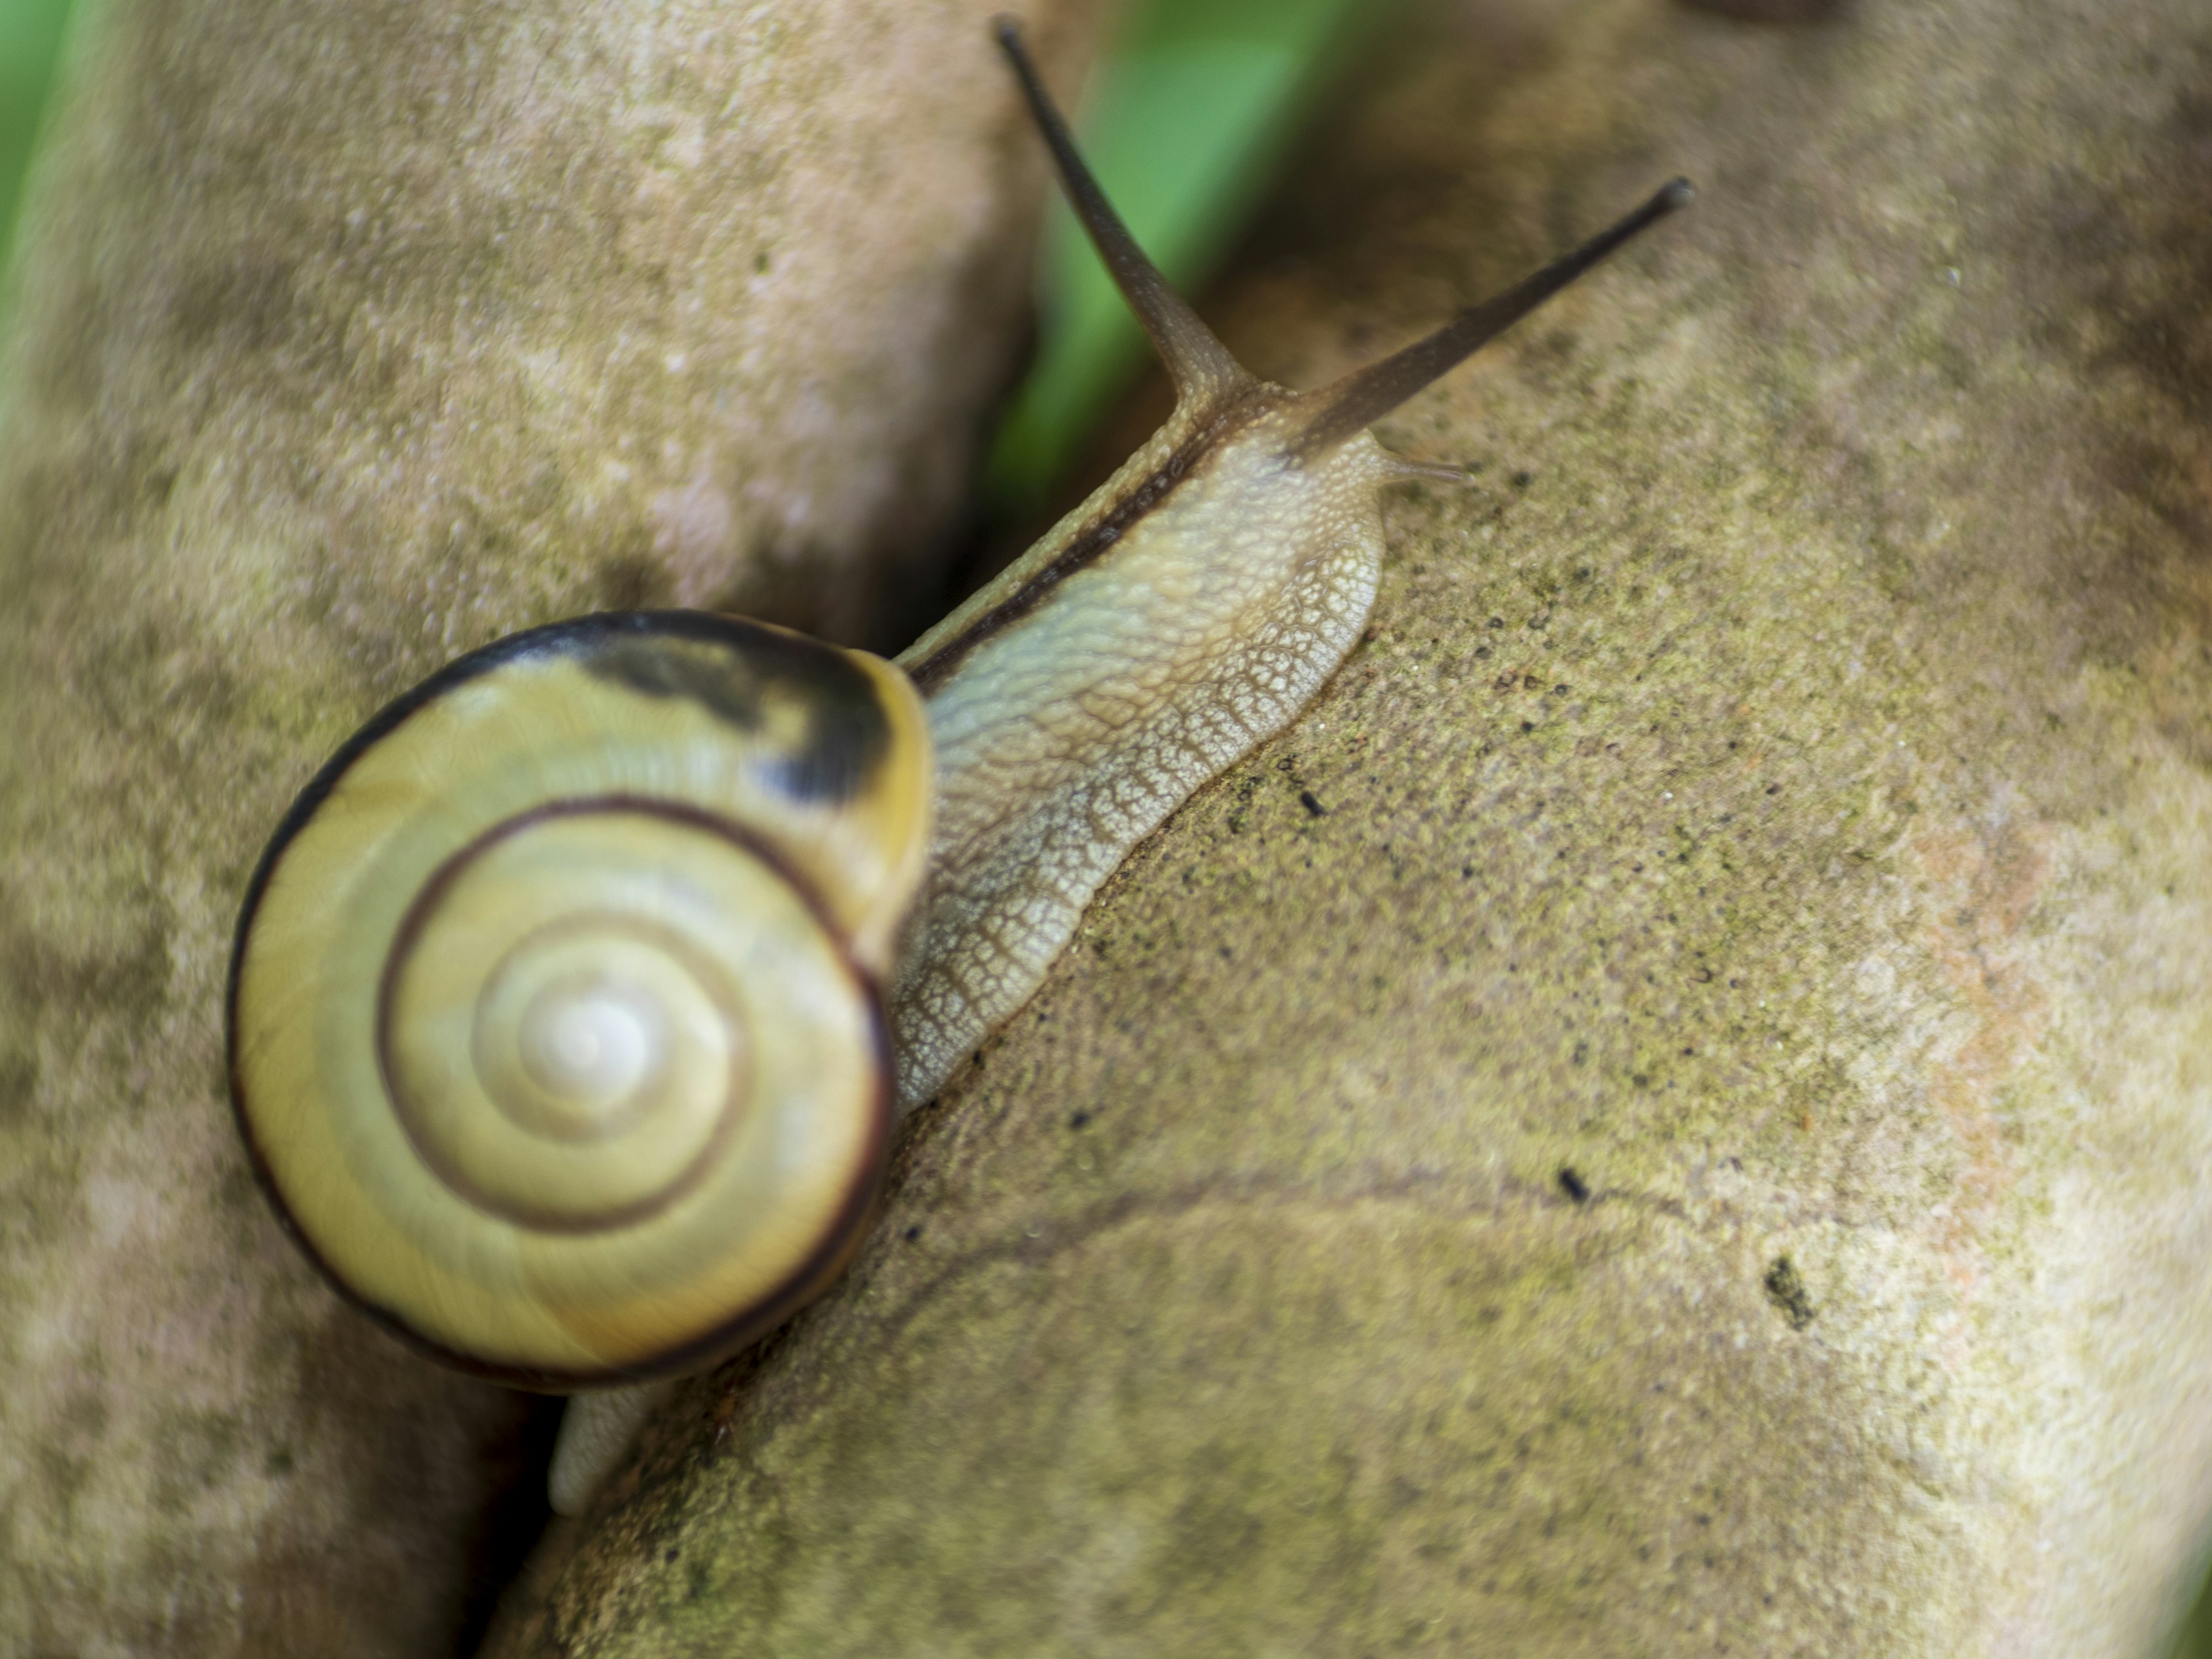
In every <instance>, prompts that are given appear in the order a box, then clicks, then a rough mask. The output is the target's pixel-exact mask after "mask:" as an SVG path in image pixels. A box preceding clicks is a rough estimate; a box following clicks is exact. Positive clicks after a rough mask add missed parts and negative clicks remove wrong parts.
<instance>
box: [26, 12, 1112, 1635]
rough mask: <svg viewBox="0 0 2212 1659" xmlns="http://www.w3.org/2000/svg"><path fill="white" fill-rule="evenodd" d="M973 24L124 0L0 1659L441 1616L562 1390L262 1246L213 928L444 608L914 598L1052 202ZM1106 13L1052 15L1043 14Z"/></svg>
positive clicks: (43, 404) (98, 292)
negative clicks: (430, 1349) (449, 1361)
mask: <svg viewBox="0 0 2212 1659" xmlns="http://www.w3.org/2000/svg"><path fill="white" fill-rule="evenodd" d="M990 9H991V8H990V6H989V5H988V4H987V3H981V0H979V3H965V0H962V3H950V0H946V3H933V4H925V5H915V4H911V3H907V0H808V3H800V4H775V3H759V4H719V3H718V4H707V3H691V0H678V3H674V4H667V5H657V6H653V7H648V8H639V7H637V6H634V5H629V4H614V3H588V4H584V5H573V4H559V5H549V4H541V3H536V0H489V3H487V0H470V3H466V4H449V3H438V0H426V3H409V4H380V3H362V0H307V3H298V0H293V3H275V0H188V3H141V0H110V3H105V4H103V5H101V6H100V8H99V10H98V17H99V20H100V27H97V28H96V29H94V31H93V32H92V33H91V35H90V37H89V38H88V40H85V41H84V42H83V43H82V52H80V54H79V58H80V67H79V70H78V72H77V75H76V82H75V84H74V88H73V91H72V92H71V93H70V95H69V97H68V99H67V100H66V105H65V107H64V111H63V112H62V113H61V115H60V118H59V120H58V127H57V131H56V132H55V134H54V136H53V139H52V143H51V144H50V145H49V148H48V150H47V152H46V157H45V160H44V161H43V163H42V169H43V170H42V174H41V177H40V180H39V181H38V182H37V184H36V185H35V186H34V191H33V204H32V213H31V218H30V221H29V222H28V224H27V231H26V235H25V238H24V242H23V248H24V252H23V258H22V262H21V269H20V274H19V277H18V279H17V288H16V295H15V334H14V336H13V343H12V346H11V348H10V356H9V368H8V381H7V393H6V395H7V399H8V402H7V413H6V416H5V427H4V435H0V501H4V502H5V503H6V505H5V508H4V510H0V709H4V711H5V712H4V723H5V728H6V735H5V738H0V1214H3V1215H4V1217H5V1220H4V1224H0V1225H4V1228H5V1232H4V1237H5V1240H6V1244H5V1261H4V1267H0V1376H4V1378H5V1383H6V1386H5V1388H4V1389H0V1515H4V1516H5V1521H4V1539H5V1542H4V1545H3V1546H0V1650H6V1651H8V1652H10V1653H40V1654H63V1653H69V1654H87V1655H89V1654H120V1653H126V1652H127V1653H153V1652H161V1653H167V1654H179V1655H216V1654H225V1655H231V1654H238V1655H244V1654H269V1655H277V1654H282V1655H287V1656H289V1655H299V1654H311V1653H330V1654H337V1653H346V1654H392V1655H407V1656H419V1655H422V1654H427V1653H435V1652H438V1651H441V1650H447V1649H449V1648H450V1647H451V1646H452V1645H453V1644H454V1643H455V1642H457V1641H458V1640H459V1639H461V1637H460V1632H462V1631H463V1630H464V1629H465V1626H467V1624H468V1621H469V1620H470V1618H471V1613H470V1605H471V1599H472V1598H475V1599H477V1600H481V1598H482V1596H483V1594H484V1593H485V1589H486V1586H485V1583H483V1582H482V1581H483V1578H484V1577H485V1576H486V1575H488V1574H491V1573H495V1572H496V1571H499V1564H498V1557H499V1556H500V1554H501V1552H502V1551H507V1552H508V1553H512V1548H513V1547H512V1545H511V1544H510V1543H507V1542H504V1541H503V1539H505V1538H507V1537H510V1536H511V1535H512V1534H513V1529H514V1528H515V1527H517V1526H519V1525H526V1515H525V1516H517V1515H513V1514H507V1513H505V1512H503V1511H501V1510H500V1509H499V1508H498V1507H497V1504H498V1503H499V1502H500V1501H501V1500H500V1499H499V1498H498V1494H499V1493H500V1492H502V1491H505V1490H508V1489H511V1488H513V1487H515V1486H516V1482H517V1479H518V1472H519V1471H520V1469H521V1468H522V1467H523V1465H525V1464H526V1462H527V1461H528V1459H529V1458H530V1456H531V1455H533V1453H542V1449H543V1448H542V1445H541V1444H539V1442H540V1441H542V1438H543V1436H542V1434H541V1433H540V1432H539V1431H540V1430H541V1429H542V1427H543V1419H542V1416H540V1417H538V1418H532V1415H531V1413H530V1408H529V1406H528V1402H526V1401H525V1400H524V1398H523V1397H522V1396H520V1395H508V1394H506V1393H504V1392H503V1391H501V1390H497V1389H492V1388H490V1387H489V1386H484V1385H478V1384H476V1383H471V1382H469V1381H467V1380H465V1379H461V1378H459V1377H456V1376H453V1375H451V1374H449V1373H447V1372H445V1371H443V1370H440V1369H438V1368H437V1367H435V1366H434V1365H432V1364H429V1363H428V1361H425V1360H422V1359H420V1358H417V1357H416V1356H415V1355H413V1354H412V1353H410V1352H406V1351H404V1350H402V1349H401V1348H399V1347H398V1346H397V1345H396V1344H395V1343H393V1342H392V1340H390V1339H388V1338H387V1337H386V1336H384V1335H383V1334H380V1333H379V1332H377V1331H375V1330H374V1329H373V1328H370V1327H369V1326H368V1324H367V1322H365V1321H363V1320H362V1318H361V1317H359V1316H357V1315H356V1314H354V1313H353V1312H351V1311H350V1310H346V1309H343V1308H342V1307H341V1306H340V1305H339V1304H338V1303H337V1301H336V1299H335V1298H334V1297H332V1296H331V1295H330V1294H329V1293H328V1292H327V1291H325V1289H324V1288H323V1286H322V1285H320V1284H319V1282H318V1281H317V1280H316V1279H315V1278H314V1276H313V1273H311V1272H310V1271H309V1270H308V1269H307V1267H306V1266H305V1264H304V1263H303V1261H301V1258H300V1257H299V1255H297V1253H296V1252H295V1251H294V1250H293V1249H292V1248H291V1247H290V1245H289V1243H287V1242H286V1241H285V1240H284V1238H283V1237H282V1236H281V1234H280V1233H279V1231H278V1230H277V1227H276V1223H275V1221H274V1220H273V1218H271V1215H270V1212H269V1210H268V1208H267V1206H265V1205H264V1203H263V1202H262V1201H261V1199H260V1197H259V1195H258V1194H257V1193H256V1192H255V1190H254V1188H253V1183H252V1180H251V1179H250V1177H249V1176H248V1173H247V1170H246V1164H245V1162H244V1159H243V1158H242V1157H241V1155H240V1150H239V1148H238V1146H237V1144H236V1138H235V1136H234V1133H233V1130H232V1127H231V1124H230V1121H229V1116H228V1106H227V1104H226V1090H225V1082H224V1065H223V1060H222V986H223V977H224V971H225V965H226V962H227V959H228V952H229V943H230V928H231V923H232V918H233V916H234V913H235V909H236V907H237V904H238V902H239V900H240V894H241V890H242V888H243V886H244V883H245V880H246V874H247V872H248V870H249V869H250V868H251V866H252V860H253V859H254V857H255V854H257V852H258V848H259V846H260V843H261V842H262V841H263V840H264V838H265V837H266V836H267V835H268V834H269V832H270V829H271V828H272V827H273V826H274V824H275V823H276V820H277V817H278V816H279V815H280V813H281V812H282V811H283V807H284V805H285V804H286V802H287V800H288V799H289V797H290V795H291V794H292V793H293V792H294V791H295V789H297V788H298V787H300V786H301V784H302V783H303V782H304V781H306V780H307V777H308V776H309V775H311V773H312V772H313V769H314V768H315V766H316V765H317V764H318V763H319V761H320V760H321V759H322V758H323V757H325V755H326V754H327V753H328V752H329V751H330V750H331V748H332V747H334V746H335V744H337V741H338V740H339V739H340V738H342V737H343V736H344V735H345V733H346V732H347V731H348V730H349V728H350V727H352V726H355V725H356V723H358V722H359V721H360V720H362V718H363V717H364V716H365V715H367V714H368V713H369V712H370V711H371V710H373V709H374V708H376V707H377V706H378V705H379V704H380V702H383V701H385V700H386V698H388V697H390V696H393V695H395V694H397V693H398V692H399V691H400V690H403V689H404V687H406V686H407V685H408V684H410V682H412V681H414V680H415V679H416V678H419V677H420V676H422V674H423V673H425V672H426V671H428V670H429V669H431V668H432V667H434V666H435V665H437V664H438V663H440V662H441V661H442V660H444V659H447V658H449V657H451V656H453V655H454V654H455V653H458V652H459V651H460V650H462V649H465V648H466V647H471V646H475V645H477V644H480V643H482V642H483V641H487V640H489V639H491V638H493V637H495V636H496V635H500V634H501V633H504V632H507V631H508V630H510V629H514V628H516V627H519V626H522V625H524V624H527V623H536V622H541V621H544V620H546V619H548V618H550V617H558V616H562V615H568V614H573V613H575V612H579V611H590V610H593V609H599V608H604V607H607V606H611V605H661V604H677V605H726V606H728V607H731V608H736V609H743V610H745V611H750V612H752V613H754V614H757V615H761V616H765V617H771V618H774V619H775V620H779V621H782V622H786V623H792V624H794V625H799V626H804V627H811V628H814V629H818V630H821V631H824V632H827V633H829V634H831V635H836V636H837V637H841V638H847V639H855V638H857V639H863V640H870V641H873V642H876V643H884V642H886V641H887V640H888V641H896V639H897V638H898V637H899V636H900V634H901V630H902V627H903V628H904V629H908V630H910V629H911V627H912V625H913V621H914V618H913V617H912V615H911V613H912V612H913V611H915V610H916V609H917V608H920V607H925V606H927V605H928V604H929V603H930V602H931V599H932V597H933V594H934V593H935V592H936V590H937V589H938V587H939V584H940V581H941V574H940V572H939V568H938V562H939V560H940V559H941V557H942V556H943V552H944V547H943V542H944V538H945V533H946V532H947V529H948V527H949V525H950V521H951V519H952V517H953V515H954V514H955V513H956V512H957V507H958V503H959V501H960V500H961V498H962V496H963V494H964V491H965V489H966V479H967V474H968V471H969V459H970V449H971V446H972V444H973V441H974V438H975V430H976V425H977V422H978V421H979V419H980V417H981V410H982V407H983V405H984V404H985V403H986V402H987V399H988V398H989V397H990V395H991V394H992V393H993V392H994V390H995V388H996V386H997V385H998V384H999V383H1000V380H1002V378H1003V376H1004V374H1006V369H1007V368H1008V365H1009V360H1010V357H1011V355H1012V350H1013V348H1014V346H1015V345H1016V343H1017V341H1018V332H1019V330H1020V327H1021V324H1022V318H1023V313H1024V304H1023V299H1024V295H1023V287H1024V280H1025V273H1026V270H1027V268H1028V261H1027V258H1026V254H1027V250H1028V246H1029V240H1030V234H1031V230H1032V223H1033V221H1032V216H1033V214H1034V211H1035V208H1036V203H1037V201H1038V200H1039V189H1040V185H1041V172H1042V169H1041V167H1040V165H1039V163H1038V161H1037V158H1036V155H1035V154H1034V150H1033V148H1032V146H1031V143H1030V138H1029V135H1028V133H1027V131H1026V129H1025V128H1024V125H1023V120H1022V117H1021V116H1020V114H1019V112H1018V109H1017V106H1016V104H1015V102H1014V100H1013V98H1012V92H1011V89H1010V88H1009V87H1008V86H1007V84H1006V77H1005V74H1004V70H1003V66H1002V65H1001V64H1000V63H999V61H998V59H997V57H996V54H995V53H994V52H993V51H992V50H991V47H990V44H989V39H988V34H987V28H986V20H987V15H988V13H989V11H990ZM1032 10H1033V11H1034V12H1037V13H1040V14H1042V15H1039V16H1037V17H1036V22H1037V23H1038V24H1039V27H1038V29H1037V33H1038V35H1039V37H1040V40H1039V44H1040V46H1041V47H1042V50H1044V51H1045V52H1047V54H1048V55H1049V56H1052V57H1054V58H1062V59H1066V58H1067V57H1068V55H1069V54H1071V53H1073V52H1075V51H1077V50H1079V49H1080V48H1081V47H1082V46H1083V45H1084V40H1083V39H1082V38H1081V37H1083V36H1084V35H1085V33H1087V26H1086V27H1055V26H1054V16H1055V15H1060V16H1062V17H1064V18H1066V19H1071V20H1073V19H1079V18H1081V17H1082V16H1084V15H1087V14H1088V12H1089V11H1090V10H1091V8H1087V7H1085V6H1082V5H1080V4H1073V3H1072V4H1068V5H1065V6H1046V7H1039V8H1032ZM528 1485H529V1480H527V1479H524V1480H522V1487H523V1489H524V1494H525V1495H524V1496H523V1497H522V1498H520V1500H519V1501H520V1503H521V1504H522V1506H523V1510H525V1511H526V1510H527V1506H528V1503H529V1501H530V1500H529V1498H528V1495H527V1490H526V1489H527V1487H528ZM541 1512H542V1511H541Z"/></svg>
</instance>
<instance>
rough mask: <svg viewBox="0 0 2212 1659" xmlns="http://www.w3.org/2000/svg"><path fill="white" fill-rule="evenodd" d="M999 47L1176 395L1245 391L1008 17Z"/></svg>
mask: <svg viewBox="0 0 2212 1659" xmlns="http://www.w3.org/2000/svg"><path fill="white" fill-rule="evenodd" d="M994 27H995V29H996V32H997V34H998V37H999V45H1000V47H1001V48H1003V49H1004V51H1005V52H1006V57H1007V58H1008V60H1009V61H1010V62H1012V64H1013V66H1014V73H1015V75H1016V76H1018V77H1019V78H1020V80H1021V83H1022V90H1023V92H1024V93H1025V94H1027V95H1028V97H1029V101H1030V111H1031V112H1033V113H1034V114H1035V115H1036V123H1037V126H1038V127H1039V129H1040V130H1042V132H1043V134H1044V140H1045V143H1047V144H1048V145H1049V146H1050V147H1051V149H1052V155H1053V160H1054V161H1055V162H1057V163H1058V164H1059V167H1060V179H1061V180H1062V182H1063V183H1065V184H1066V187H1067V195H1068V200H1069V202H1070V203H1071V204H1073V207H1074V209H1075V216H1076V217H1077V218H1078V219H1079V220H1081V221H1082V222H1083V228H1084V229H1085V232H1087V233H1088V234H1089V235H1090V237H1091V246H1094V247H1096V248H1097V250H1098V257H1099V258H1101V259H1102V260H1103V261H1104V262H1105V265H1106V269H1107V270H1108V271H1109V273H1110V274H1111V275H1112V276H1113V278H1114V281H1115V285H1116V286H1118V287H1119V288H1120V289H1121V296H1122V297H1123V298H1124V299H1126V300H1127V301H1128V302H1129V309H1130V310H1132V311H1133V312H1135V313H1137V320H1138V321H1139V322H1140V323H1142V324H1143V325H1144V326H1145V332H1146V333H1147V334H1149V335H1151V336H1152V344H1153V346H1154V347H1155V348H1156V349H1158V352H1159V354H1160V358H1161V361H1162V362H1164V363H1166V365H1167V369H1168V373H1169V374H1170V375H1172V376H1173V377H1174V379H1175V383H1176V392H1177V393H1178V394H1179V395H1180V396H1182V397H1183V398H1200V399H1205V400H1212V399H1214V398H1219V397H1221V396H1222V395H1224V394H1225V393H1227V392H1235V391H1238V390H1240V389H1242V388H1243V387H1244V386H1249V385H1250V384H1251V383H1252V376H1251V375H1249V374H1247V373H1246V372H1245V371H1244V369H1243V366H1242V365H1240V364H1239V363H1238V362H1237V360H1236V359H1235V358H1234V357H1232V356H1230V355H1229V348H1228V347H1226V346H1225V345H1223V344H1222V343H1221V342H1220V341H1219V340H1218V339H1216V338H1214V337H1213V331H1212V330H1211V329H1209V328H1207V327H1206V325H1205V324H1204V323H1202V322H1200V320H1199V319H1198V313H1196V312H1194V311H1193V310H1192V309H1191V308H1190V307H1189V305H1188V303H1187V302H1186V301H1184V299H1183V297H1182V295H1179V294H1177V293H1176V291H1175V289H1172V288H1170V286H1169V285H1168V279H1167V278H1166V277H1165V276H1162V275H1161V274H1160V270H1159V267H1158V265H1155V264H1153V263H1152V260H1151V259H1149V258H1146V254H1145V251H1144V249H1142V248H1141V247H1139V246H1137V239H1136V238H1135V237H1133V236H1132V235H1131V234H1129V228H1128V227H1127V225H1125V224H1123V223H1122V222H1121V216H1120V215H1118V214H1116V213H1115V211H1114V205H1113V204H1112V203H1110V202H1109V201H1108V200H1107V199H1106V193H1105V191H1102V190H1101V189H1099V187H1098V181H1097V179H1094V178H1092V177H1091V169H1090V168H1089V167H1086V166H1085V164H1084V161H1083V157H1082V155H1081V154H1080V153H1079V151H1078V150H1077V149H1076V148H1075V140H1074V139H1073V137H1070V136H1069V133H1068V131H1067V123H1066V121H1065V120H1064V119H1062V118H1061V116H1060V111H1059V110H1058V108H1056V107H1055V106H1054V104H1053V101H1052V97H1051V94H1048V93H1047V92H1046V91H1045V89H1044V82H1042V80H1041V79H1040V78H1039V77H1038V75H1037V71H1036V64H1034V63H1032V62H1031V61H1030V55H1029V50H1028V48H1027V47H1025V46H1024V45H1023V44H1022V36H1021V30H1020V28H1019V27H1018V25H1017V24H1016V23H1015V21H1014V20H1013V19H1012V18H1011V17H1001V18H1000V19H998V20H997V22H996V23H995V25H994Z"/></svg>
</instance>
